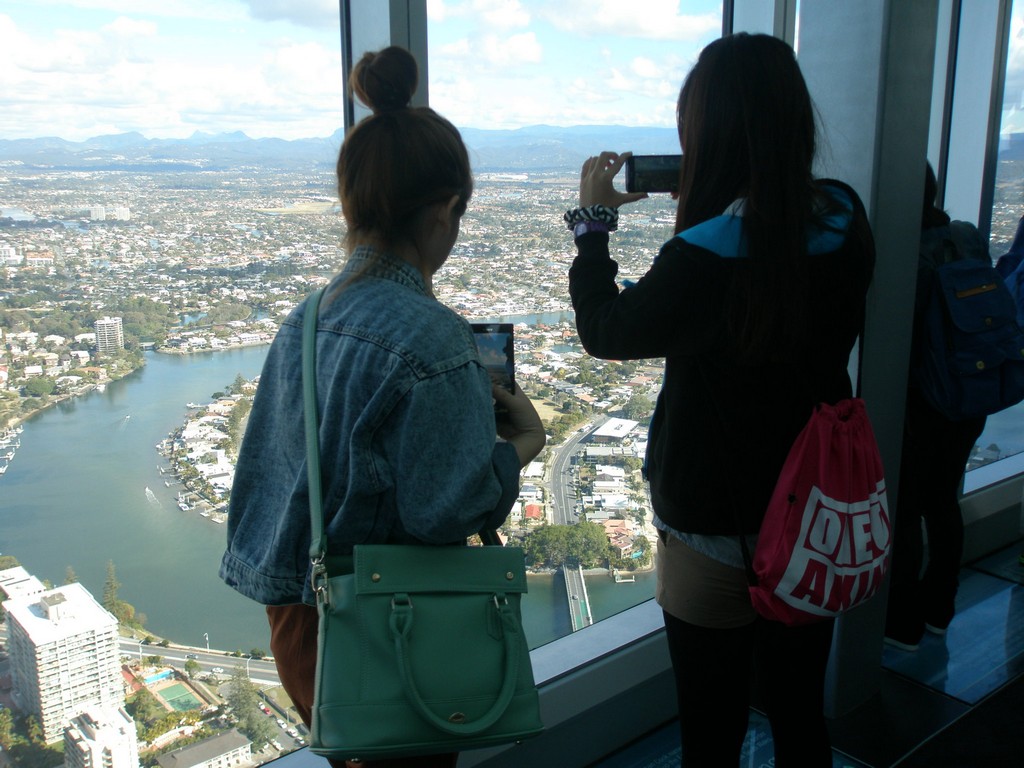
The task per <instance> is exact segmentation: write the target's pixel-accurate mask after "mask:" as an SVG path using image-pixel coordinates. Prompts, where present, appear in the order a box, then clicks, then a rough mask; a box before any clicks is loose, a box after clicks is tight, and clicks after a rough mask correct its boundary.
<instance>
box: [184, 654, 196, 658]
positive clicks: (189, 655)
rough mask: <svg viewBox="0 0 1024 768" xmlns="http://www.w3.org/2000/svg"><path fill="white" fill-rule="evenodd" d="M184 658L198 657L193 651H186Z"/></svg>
mask: <svg viewBox="0 0 1024 768" xmlns="http://www.w3.org/2000/svg"><path fill="white" fill-rule="evenodd" d="M185 658H186V659H195V658H198V657H197V656H196V655H195V654H194V653H186V654H185Z"/></svg>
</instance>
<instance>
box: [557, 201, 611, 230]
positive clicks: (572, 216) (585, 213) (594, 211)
mask: <svg viewBox="0 0 1024 768" xmlns="http://www.w3.org/2000/svg"><path fill="white" fill-rule="evenodd" d="M562 220H563V221H564V222H565V226H566V229H570V230H572V229H575V228H576V225H577V224H579V223H580V222H582V221H600V222H602V223H603V224H606V225H607V226H608V231H609V232H614V231H615V230H616V229H617V228H618V226H619V209H618V208H609V207H608V206H605V205H588V206H587V207H586V208H573V209H572V210H569V211H566V212H565V215H564V216H562Z"/></svg>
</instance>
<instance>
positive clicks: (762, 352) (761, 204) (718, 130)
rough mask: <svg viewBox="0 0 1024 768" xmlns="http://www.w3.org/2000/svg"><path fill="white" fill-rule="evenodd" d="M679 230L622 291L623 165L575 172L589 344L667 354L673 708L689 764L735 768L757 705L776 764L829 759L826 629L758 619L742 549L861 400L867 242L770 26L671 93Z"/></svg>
mask: <svg viewBox="0 0 1024 768" xmlns="http://www.w3.org/2000/svg"><path fill="white" fill-rule="evenodd" d="M677 118H678V127H679V139H680V145H681V147H682V151H683V156H682V167H681V172H680V180H679V181H680V183H679V200H678V209H677V215H676V227H675V230H676V236H675V237H673V238H672V239H671V240H669V241H668V242H667V243H666V244H665V245H664V246H663V247H662V249H661V251H660V253H659V254H658V255H657V257H656V258H655V260H654V263H653V265H652V266H651V268H650V270H649V271H648V272H647V274H646V275H644V277H642V278H641V279H640V280H639V281H638V282H637V283H636V284H635V285H633V286H631V287H628V288H625V289H623V290H620V289H619V288H618V286H617V285H616V283H615V275H616V271H617V268H618V265H617V264H616V263H615V262H614V261H613V260H612V259H611V258H610V257H609V238H610V235H609V232H610V231H612V230H614V229H615V227H616V224H617V218H618V208H619V206H621V205H623V204H626V203H630V202H633V201H635V200H637V199H639V198H640V197H643V195H640V194H636V193H625V192H620V191H618V190H617V189H615V187H614V186H613V184H612V179H613V177H614V176H615V174H616V173H617V172H618V171H619V169H620V168H621V167H622V165H623V164H624V162H625V160H626V159H627V157H628V156H629V155H628V153H625V154H618V153H614V152H603V153H601V155H599V156H596V157H592V158H590V159H589V160H587V161H586V162H585V163H584V165H583V170H582V175H581V182H580V206H581V207H580V208H579V209H575V210H573V211H569V212H568V213H567V214H566V220H567V222H568V224H569V226H570V228H571V229H573V231H574V234H575V242H576V246H577V249H578V255H577V257H576V259H575V261H574V262H573V265H572V268H571V270H570V272H569V289H570V293H571V295H572V301H573V307H574V308H575V310H576V323H577V327H578V331H579V334H580V338H581V340H582V342H583V345H584V347H585V348H586V350H587V351H588V352H589V353H590V354H592V355H594V356H596V357H601V358H606V359H615V360H622V359H637V358H651V357H664V358H665V373H664V380H663V383H662V389H661V392H660V394H659V395H658V400H657V405H656V407H655V412H654V416H653V419H652V421H651V427H650V437H649V443H648V448H647V459H646V467H645V472H646V477H647V479H648V481H649V482H650V490H651V500H652V504H653V507H654V513H655V524H656V526H657V527H658V529H659V541H658V548H657V549H658V585H657V592H656V597H657V600H658V602H659V604H660V605H661V606H662V608H663V610H664V616H665V625H666V631H667V637H668V642H669V649H670V652H671V657H672V664H673V669H674V673H675V678H676V684H677V691H678V698H679V722H680V729H681V735H682V746H683V763H684V764H685V765H686V766H687V768H693V767H694V766H727V765H731V766H735V765H737V764H738V763H739V758H740V750H741V747H742V744H743V739H744V736H745V733H746V729H747V720H748V714H749V707H750V704H751V698H750V691H751V681H752V680H753V682H754V686H753V690H754V699H753V703H754V704H755V705H756V706H758V707H760V708H763V709H764V711H765V712H766V713H767V715H768V718H769V721H770V723H771V727H772V734H773V741H774V745H775V765H776V766H781V767H782V768H785V767H786V766H798V767H799V768H806V767H807V766H830V765H831V764H832V758H831V749H830V744H829V738H828V733H827V730H826V725H825V718H824V713H823V708H824V675H825V667H826V663H827V660H828V655H829V650H830V647H831V639H832V622H831V621H823V622H820V623H817V624H812V625H808V626H803V627H797V628H793V627H788V626H786V625H783V624H781V623H778V622H774V621H769V620H767V619H764V618H762V617H760V616H758V615H757V614H756V613H755V611H754V609H753V607H752V605H751V601H750V597H749V593H748V591H747V578H746V573H745V569H744V560H743V557H742V554H741V546H740V537H741V536H743V537H747V538H748V543H749V544H750V547H751V550H752V549H753V545H754V543H755V542H756V537H757V534H758V529H759V527H760V524H761V520H762V517H763V515H764V511H765V508H766V506H767V504H768V501H769V498H770V497H771V494H772V491H773V488H774V486H775V481H776V479H777V477H778V474H779V470H780V468H781V467H782V464H783V461H784V460H785V457H786V454H787V453H788V451H789V448H790V446H791V444H792V443H793V441H794V439H795V438H796V436H797V434H798V433H799V432H800V430H801V428H802V427H803V426H804V424H805V423H806V422H807V419H808V417H809V416H810V414H811V412H812V409H813V407H814V406H815V405H816V404H817V403H821V402H827V403H835V402H837V401H838V400H841V399H843V398H847V397H850V396H851V394H852V386H851V382H850V378H849V376H848V374H847V363H848V359H849V356H850V352H851V350H852V348H853V346H854V343H855V341H856V339H857V336H858V333H859V332H860V330H861V327H862V325H863V321H864V301H865V294H866V291H867V288H868V284H869V282H870V279H871V273H872V269H873V265H874V246H873V243H872V239H871V233H870V229H869V226H868V223H867V218H866V215H865V212H864V208H863V206H862V204H861V202H860V200H859V198H858V197H857V194H856V193H855V192H854V191H853V190H852V189H851V188H850V187H849V186H847V185H845V184H843V183H841V182H838V181H831V180H819V179H815V178H814V176H813V174H812V164H813V161H814V156H815V133H816V129H815V119H814V109H813V106H812V103H811V99H810V96H809V94H808V91H807V87H806V84H805V83H804V79H803V76H802V74H801V72H800V69H799V67H798V65H797V62H796V57H795V55H794V53H793V50H792V49H791V48H790V47H789V46H787V45H786V44H785V43H784V42H782V41H780V40H777V39H775V38H773V37H769V36H767V35H747V34H737V35H731V36H728V37H724V38H722V39H720V40H717V41H715V42H714V43H711V44H710V45H708V46H707V47H706V48H705V49H704V50H703V52H702V53H701V55H700V57H699V59H698V61H697V63H696V65H695V66H694V67H693V69H692V70H691V72H690V73H689V75H688V76H687V77H686V80H685V81H684V83H683V86H682V89H681V91H680V94H679V101H678V112H677Z"/></svg>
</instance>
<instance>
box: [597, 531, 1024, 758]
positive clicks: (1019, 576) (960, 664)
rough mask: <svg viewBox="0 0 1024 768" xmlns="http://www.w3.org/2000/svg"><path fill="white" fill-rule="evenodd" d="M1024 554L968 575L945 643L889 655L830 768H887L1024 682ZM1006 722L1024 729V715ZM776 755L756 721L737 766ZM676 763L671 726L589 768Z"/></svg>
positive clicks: (994, 560)
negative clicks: (1023, 559) (875, 690)
mask: <svg viewBox="0 0 1024 768" xmlns="http://www.w3.org/2000/svg"><path fill="white" fill-rule="evenodd" d="M1022 548H1024V543H1018V544H1015V545H1013V546H1011V547H1008V548H1006V549H1004V550H1002V551H1000V552H997V553H995V554H993V555H991V556H989V557H986V558H984V559H982V560H980V561H978V562H977V563H974V564H972V565H971V566H969V567H966V568H964V569H963V571H962V572H961V582H960V592H959V594H958V595H957V615H956V617H955V618H954V619H953V622H952V623H951V624H950V626H949V631H948V632H947V633H946V635H945V636H944V637H939V636H937V635H932V634H927V633H926V637H925V638H924V640H923V641H922V643H921V647H920V648H919V649H918V651H916V652H914V653H907V652H905V651H898V650H895V649H891V648H886V649H885V650H884V652H883V657H882V666H883V669H884V673H883V682H882V690H881V693H880V695H879V696H878V697H876V700H873V701H872V702H871V703H870V704H869V705H867V706H865V707H864V708H862V711H860V712H854V713H852V714H851V715H850V716H847V717H844V718H842V719H841V720H839V721H836V722H833V723H832V726H834V729H833V741H834V742H836V743H841V744H842V745H843V749H844V751H845V752H846V753H847V754H844V753H843V752H840V751H839V750H836V751H835V752H834V759H833V766H834V768H890V767H891V766H893V765H896V764H897V763H898V762H899V761H900V759H901V758H904V757H905V756H906V755H908V754H910V753H912V752H913V751H914V750H915V749H916V748H917V747H918V746H919V745H921V744H923V743H925V742H927V741H928V740H929V739H930V738H931V737H933V736H934V735H935V734H937V733H939V732H940V731H942V730H943V729H947V728H949V729H954V730H955V729H956V727H957V721H958V719H959V718H960V717H962V716H963V715H965V714H966V713H968V712H969V711H971V709H972V708H973V707H975V706H977V705H978V704H980V703H983V702H984V701H985V698H986V697H987V696H989V695H990V694H992V693H993V692H994V691H996V690H998V689H999V688H1000V687H1001V686H1003V685H1005V684H1006V683H1007V682H1009V681H1014V680H1018V679H1020V678H1022V676H1024V566H1022V565H1021V564H1020V563H1019V560H1018V558H1019V555H1020V553H1021V551H1022ZM1016 684H1017V685H1020V684H1021V683H1019V682H1018V683H1016ZM997 714H1001V713H997ZM1006 714H1009V715H1010V717H1011V718H1014V717H1015V718H1017V722H1018V723H1020V724H1021V725H1022V726H1024V715H1020V713H1006ZM1011 722H1012V720H1011ZM1017 730H1020V728H1018V729H1017ZM850 734H861V735H862V734H870V736H869V737H862V738H856V737H851V736H850ZM844 736H845V738H844ZM772 755H773V751H772V741H771V733H770V731H769V729H768V723H767V721H766V720H765V719H764V718H763V717H761V716H760V715H759V714H757V713H756V712H755V713H752V717H751V723H750V731H749V732H748V734H747V741H746V744H745V746H744V753H743V758H742V763H741V764H742V766H743V767H744V768H768V766H771V765H772V762H771V760H772ZM679 759H680V750H679V737H678V734H677V731H676V725H675V723H669V724H667V725H665V726H664V727H662V728H661V729H659V730H657V731H656V732H654V733H652V734H650V735H648V736H647V737H646V738H644V739H642V740H641V741H639V742H638V743H636V744H634V745H633V746H631V747H630V748H629V749H627V750H624V751H622V752H619V753H616V754H614V755H610V756H608V757H607V758H605V759H604V760H602V761H600V762H599V763H596V764H595V765H594V766H592V768H667V767H668V766H678V765H679ZM1008 759H1013V760H1015V759H1016V756H1008ZM1000 764H1002V763H1000Z"/></svg>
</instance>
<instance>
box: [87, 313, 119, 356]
mask: <svg viewBox="0 0 1024 768" xmlns="http://www.w3.org/2000/svg"><path fill="white" fill-rule="evenodd" d="M93 327H94V330H95V331H96V351H97V352H98V353H99V354H101V355H109V354H114V353H116V352H119V351H120V350H122V349H124V330H123V329H122V327H121V318H120V317H102V318H100V319H99V320H97V321H96V322H95V323H94V326H93Z"/></svg>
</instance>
